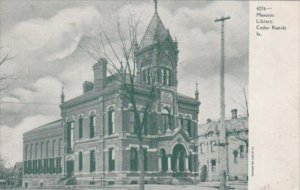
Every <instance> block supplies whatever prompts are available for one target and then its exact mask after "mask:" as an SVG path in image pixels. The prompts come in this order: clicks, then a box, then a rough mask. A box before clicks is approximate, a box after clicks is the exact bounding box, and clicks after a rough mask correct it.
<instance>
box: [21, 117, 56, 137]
mask: <svg viewBox="0 0 300 190" xmlns="http://www.w3.org/2000/svg"><path fill="white" fill-rule="evenodd" d="M61 121H62V120H61V119H59V120H56V121H53V122H50V123H47V124H45V125H42V126H40V127H37V128H35V129H32V130H30V131H27V132H25V133H24V135H29V134H30V133H33V132H36V131H41V130H45V129H50V128H52V129H53V128H57V127H58V128H59V127H60V126H61Z"/></svg>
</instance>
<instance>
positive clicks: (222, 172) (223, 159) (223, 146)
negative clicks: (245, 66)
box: [215, 16, 230, 190]
mask: <svg viewBox="0 0 300 190" xmlns="http://www.w3.org/2000/svg"><path fill="white" fill-rule="evenodd" d="M227 19H230V17H223V16H222V17H221V18H219V19H216V20H215V22H221V63H220V129H219V130H220V134H219V135H220V136H219V142H218V146H219V147H220V148H219V150H220V152H219V155H220V157H219V160H220V162H219V176H220V190H225V189H226V176H227V172H226V171H227V138H226V127H225V84H224V83H225V82H224V81H225V74H224V70H225V45H224V41H225V39H224V35H225V34H224V21H225V20H227Z"/></svg>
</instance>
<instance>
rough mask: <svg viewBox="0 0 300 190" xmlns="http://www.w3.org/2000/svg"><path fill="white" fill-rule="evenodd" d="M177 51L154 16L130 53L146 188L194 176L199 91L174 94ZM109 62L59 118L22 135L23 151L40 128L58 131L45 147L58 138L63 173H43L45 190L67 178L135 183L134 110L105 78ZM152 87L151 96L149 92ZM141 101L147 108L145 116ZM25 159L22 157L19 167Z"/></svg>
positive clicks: (113, 79)
mask: <svg viewBox="0 0 300 190" xmlns="http://www.w3.org/2000/svg"><path fill="white" fill-rule="evenodd" d="M178 53H179V51H178V48H177V42H176V41H174V40H173V39H172V37H171V36H170V33H169V31H168V30H167V29H166V28H165V26H164V25H163V23H162V21H161V19H160V17H159V15H158V13H157V12H155V13H154V15H153V18H152V20H151V22H150V24H149V26H148V28H147V31H146V32H145V35H144V37H143V39H142V41H141V42H140V44H139V45H138V44H137V43H136V47H135V52H134V55H135V59H136V61H137V73H136V77H135V99H136V104H137V106H138V109H139V111H140V116H139V117H140V118H144V117H146V119H145V125H144V128H143V142H142V143H143V151H144V169H145V181H146V183H165V182H170V181H171V180H172V178H173V177H177V176H179V177H191V176H193V177H194V176H196V175H198V155H197V154H198V147H197V134H198V132H197V130H198V128H197V121H198V113H199V106H200V102H199V99H198V97H199V96H198V92H196V97H195V98H194V97H188V96H184V95H181V94H179V93H178V92H177V84H178V81H177V61H178ZM107 64H108V63H107V61H106V59H100V60H99V61H98V62H97V63H96V64H95V65H94V66H93V70H94V82H85V83H84V84H83V94H82V95H80V96H78V97H76V98H73V99H71V100H67V101H65V97H64V94H62V96H61V105H60V108H61V120H59V121H56V122H54V124H55V125H54V124H53V123H52V124H48V125H45V126H47V127H43V126H42V127H40V128H38V129H37V131H35V130H33V131H30V132H28V133H26V134H25V135H24V150H26V149H27V148H26V146H31V144H33V145H34V144H35V143H36V142H38V141H39V140H38V139H39V138H40V137H37V136H39V135H38V134H39V133H43V132H44V131H43V130H44V128H46V129H47V128H50V127H52V128H55V129H56V128H57V130H58V129H59V133H57V134H55V135H54V133H53V137H52V136H49V135H50V133H48V136H49V142H52V140H54V139H55V140H56V141H55V142H58V140H60V139H63V146H62V147H61V151H62V152H63V155H61V154H57V153H55V155H54V157H55V158H56V157H57V156H59V158H61V165H60V166H61V170H59V172H58V173H57V174H56V173H55V174H45V175H46V176H47V179H48V180H49V183H47V184H49V185H51V184H54V183H57V182H58V181H59V179H68V178H72V177H75V178H76V181H77V184H79V185H84V184H103V183H104V182H105V183H106V184H114V183H120V184H124V183H137V182H138V178H139V175H140V174H139V169H138V157H139V155H138V151H139V146H138V136H137V131H136V127H137V126H136V125H135V121H134V118H135V117H134V116H133V111H132V104H131V103H130V101H129V100H128V98H126V96H124V93H125V94H126V92H125V91H124V88H123V86H122V85H121V84H120V82H119V80H118V79H119V78H118V75H111V76H107ZM150 76H151V77H150ZM152 86H154V87H155V89H154V91H152V90H150V87H152ZM146 102H147V103H149V102H150V103H151V106H150V109H149V110H148V111H147V112H144V109H145V106H146ZM51 134H52V133H51ZM29 137H30V138H32V142H31V140H29ZM52 138H53V139H52ZM45 139H46V137H45ZM45 139H44V138H43V139H41V141H42V140H43V141H45ZM47 141H48V140H47ZM47 141H46V142H47ZM59 142H60V141H59ZM55 150H57V149H55ZM25 152H27V151H25ZM31 153H32V152H31ZM28 155H29V154H27V153H24V162H25V161H26V162H27V160H28ZM48 157H49V158H52V157H51V156H49V155H48ZM35 159H38V157H37V158H35ZM29 160H31V157H30V159H29ZM24 171H25V170H24ZM25 173H27V172H25ZM43 176H44V174H38V175H32V174H25V178H24V179H26V180H24V181H23V186H25V184H26V183H27V186H28V184H30V185H29V186H37V185H39V184H40V183H41V181H43V180H44V178H43ZM52 176H53V178H52ZM54 176H55V177H54ZM30 179H31V181H30ZM52 179H53V183H52V181H51V180H52Z"/></svg>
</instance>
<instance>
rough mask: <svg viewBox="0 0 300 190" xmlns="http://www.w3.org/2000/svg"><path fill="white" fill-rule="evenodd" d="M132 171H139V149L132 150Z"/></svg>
mask: <svg viewBox="0 0 300 190" xmlns="http://www.w3.org/2000/svg"><path fill="white" fill-rule="evenodd" d="M130 170H131V171H138V152H137V148H131V149H130Z"/></svg>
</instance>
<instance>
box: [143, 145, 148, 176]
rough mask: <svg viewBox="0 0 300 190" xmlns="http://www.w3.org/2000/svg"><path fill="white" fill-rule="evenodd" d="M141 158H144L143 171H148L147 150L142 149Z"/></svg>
mask: <svg viewBox="0 0 300 190" xmlns="http://www.w3.org/2000/svg"><path fill="white" fill-rule="evenodd" d="M143 156H144V171H147V170H148V157H147V156H148V155H147V149H146V148H144V149H143Z"/></svg>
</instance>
